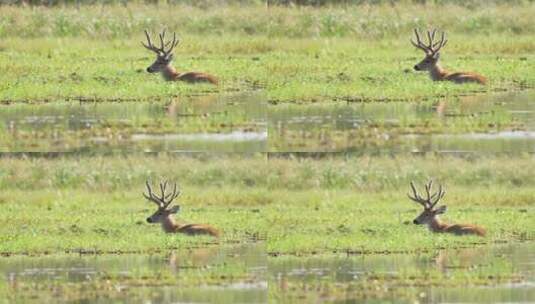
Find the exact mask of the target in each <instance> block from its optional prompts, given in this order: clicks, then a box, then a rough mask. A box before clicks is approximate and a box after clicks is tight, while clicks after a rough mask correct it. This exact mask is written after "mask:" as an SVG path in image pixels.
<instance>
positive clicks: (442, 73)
mask: <svg viewBox="0 0 535 304" xmlns="http://www.w3.org/2000/svg"><path fill="white" fill-rule="evenodd" d="M436 32H437V30H433V31H427V39H428V44H427V45H426V44H424V43H423V42H422V41H421V40H420V33H419V32H418V29H414V34H415V36H416V42H415V41H413V40H412V39H411V43H412V45H414V46H415V47H416V48H419V49H421V50H422V51H424V53H425V58H424V59H423V60H422V61H420V62H419V63H418V64H416V65H415V66H414V69H415V70H416V71H429V75H430V76H431V79H433V80H435V81H436V80H448V81H452V82H455V83H465V82H475V83H479V84H485V83H487V79H486V78H485V77H484V76H481V75H479V74H476V73H472V72H456V73H450V72H448V71H446V70H445V69H443V68H442V67H441V66H440V65H439V64H438V59H439V58H440V49H441V48H442V47H444V46H445V45H446V43H447V42H448V40H446V37H445V34H444V32H442V37H441V39H440V41H438V42H435V41H434V39H435V34H436Z"/></svg>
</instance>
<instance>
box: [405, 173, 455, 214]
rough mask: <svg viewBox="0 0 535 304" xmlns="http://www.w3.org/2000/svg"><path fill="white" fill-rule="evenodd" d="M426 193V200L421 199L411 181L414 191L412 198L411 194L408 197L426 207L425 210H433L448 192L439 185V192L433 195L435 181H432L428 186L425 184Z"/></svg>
mask: <svg viewBox="0 0 535 304" xmlns="http://www.w3.org/2000/svg"><path fill="white" fill-rule="evenodd" d="M424 187H425V193H426V198H423V197H421V196H420V195H419V194H418V192H417V191H416V187H414V182H412V181H411V189H412V194H413V195H412V196H411V194H410V193H408V194H407V195H408V196H409V198H410V199H411V200H413V201H415V202H417V203H419V204H420V205H422V206H424V208H425V209H433V207H435V205H436V204H437V203H438V202H439V201H440V200H441V199H442V198H443V197H444V195H446V191H444V190H443V189H442V185H438V192H435V193H433V194H431V190H432V188H433V180H430V181H429V182H428V183H427V184H425V186H424Z"/></svg>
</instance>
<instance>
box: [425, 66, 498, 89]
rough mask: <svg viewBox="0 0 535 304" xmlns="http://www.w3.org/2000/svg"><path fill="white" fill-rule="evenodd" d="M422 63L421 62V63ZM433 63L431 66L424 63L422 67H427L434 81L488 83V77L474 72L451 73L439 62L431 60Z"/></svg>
mask: <svg viewBox="0 0 535 304" xmlns="http://www.w3.org/2000/svg"><path fill="white" fill-rule="evenodd" d="M420 64H421V63H420ZM430 64H433V65H432V66H430V67H425V65H424V64H421V65H422V69H424V68H427V69H428V71H429V75H430V76H431V79H432V80H434V81H452V82H454V83H459V84H461V83H469V82H475V83H479V84H487V78H485V77H484V76H482V75H479V74H476V73H473V72H455V73H450V72H448V71H447V70H445V69H443V68H442V67H441V66H440V65H439V64H438V62H434V63H433V62H430Z"/></svg>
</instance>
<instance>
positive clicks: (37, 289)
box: [0, 244, 267, 303]
mask: <svg viewBox="0 0 535 304" xmlns="http://www.w3.org/2000/svg"><path fill="white" fill-rule="evenodd" d="M266 263H267V262H266V256H265V250H264V246H263V245H261V244H253V245H243V246H236V247H228V248H221V247H208V248H200V249H193V250H181V251H174V252H171V253H167V254H155V255H143V254H138V255H133V254H129V255H99V256H72V255H70V256H45V257H25V256H14V257H8V258H2V259H0V273H2V274H3V276H4V279H3V282H2V284H0V295H1V294H2V293H5V294H4V295H3V298H7V299H10V300H11V301H15V302H36V303H42V302H45V301H50V302H53V303H54V302H58V301H61V302H62V301H81V300H84V301H89V302H91V303H115V302H117V300H121V301H128V302H143V303H169V302H190V303H193V302H210V303H264V302H267V281H266V269H267V267H266Z"/></svg>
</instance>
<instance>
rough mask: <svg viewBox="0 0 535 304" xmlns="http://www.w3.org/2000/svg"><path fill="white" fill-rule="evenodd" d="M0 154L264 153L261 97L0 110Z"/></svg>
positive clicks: (60, 104) (24, 106) (62, 104)
mask: <svg viewBox="0 0 535 304" xmlns="http://www.w3.org/2000/svg"><path fill="white" fill-rule="evenodd" d="M0 109H1V111H0V151H2V152H20V151H25V152H27V151H33V152H37V151H43V152H44V151H46V152H52V151H54V152H72V151H75V152H76V151H101V152H110V151H145V152H146V151H177V150H178V151H182V150H185V151H199V150H200V151H212V150H217V151H230V152H234V151H238V152H258V151H263V150H265V149H266V142H267V135H266V134H267V133H266V132H267V125H266V116H265V115H266V106H265V103H264V98H263V97H262V96H260V95H255V94H241V95H220V96H215V95H211V96H201V97H189V98H175V99H171V100H168V101H167V102H155V103H150V102H116V103H114V102H83V103H80V102H55V103H48V104H13V105H3V106H1V107H0Z"/></svg>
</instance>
